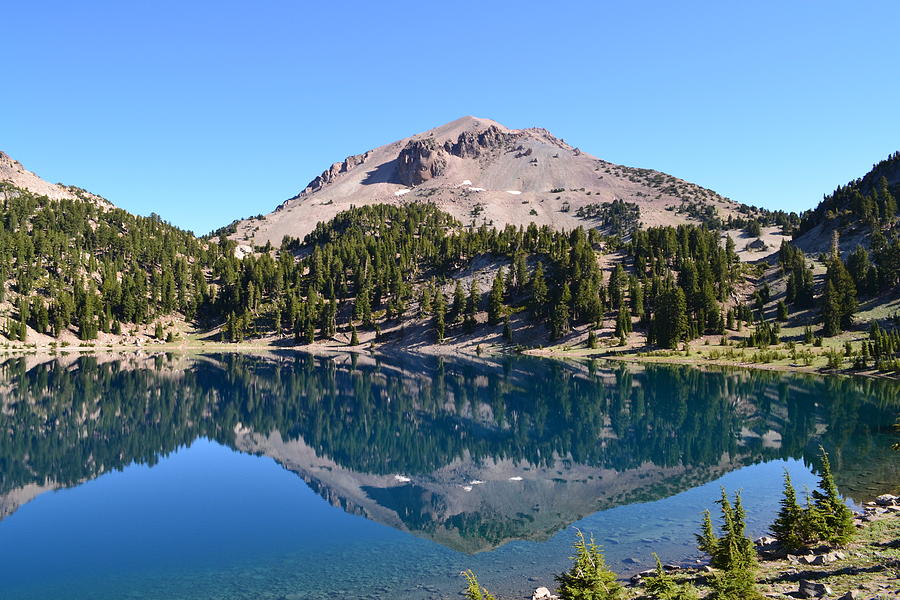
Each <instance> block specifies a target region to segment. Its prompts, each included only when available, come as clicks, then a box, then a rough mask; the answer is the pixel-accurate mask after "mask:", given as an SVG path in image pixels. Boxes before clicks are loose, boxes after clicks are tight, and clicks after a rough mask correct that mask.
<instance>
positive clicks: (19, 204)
mask: <svg viewBox="0 0 900 600" xmlns="http://www.w3.org/2000/svg"><path fill="white" fill-rule="evenodd" d="M0 199H2V214H0V282H2V284H0V301H2V302H3V303H4V304H5V305H6V306H7V307H8V308H7V309H6V314H7V315H6V319H5V323H4V326H3V331H4V333H5V334H6V337H7V338H8V339H10V340H19V341H27V337H28V329H31V330H32V331H33V332H34V333H37V334H42V335H43V334H49V335H52V336H54V337H59V336H61V335H62V334H63V333H64V332H66V331H70V330H71V331H72V332H74V333H75V334H77V336H78V337H79V338H80V339H82V340H92V339H95V338H96V337H97V335H98V332H109V333H113V334H119V333H121V331H122V328H123V325H124V324H145V323H149V322H152V321H153V320H154V319H155V318H157V317H159V316H161V315H169V314H173V313H176V312H177V313H180V314H181V315H184V317H185V318H187V319H189V320H190V319H194V318H195V317H196V316H197V315H198V309H199V308H200V307H201V306H204V305H206V304H207V303H208V302H209V298H208V296H207V294H208V293H209V288H208V286H207V277H206V274H205V271H204V270H205V268H206V267H207V265H209V264H211V263H212V262H214V260H215V258H216V256H217V253H218V247H216V246H215V245H210V244H208V243H206V242H205V241H202V240H199V239H197V238H196V237H194V235H193V234H191V233H190V232H186V231H182V230H180V229H178V228H176V227H173V226H172V225H169V224H167V223H165V222H163V221H162V220H161V219H160V218H159V217H157V216H151V217H138V216H134V215H132V214H129V213H128V212H126V211H124V210H121V209H118V208H113V207H111V206H109V205H106V204H102V203H98V202H96V201H94V200H93V198H92V197H89V196H87V195H85V196H84V197H79V198H76V199H68V198H62V199H59V200H51V199H49V198H48V197H47V196H39V195H36V194H33V193H31V192H29V191H27V190H23V189H20V188H15V187H12V186H11V185H8V184H5V183H0Z"/></svg>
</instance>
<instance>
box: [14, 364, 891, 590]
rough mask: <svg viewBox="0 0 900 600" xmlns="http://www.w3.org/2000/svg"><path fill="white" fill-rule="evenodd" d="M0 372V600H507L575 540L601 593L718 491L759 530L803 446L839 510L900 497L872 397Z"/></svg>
mask: <svg viewBox="0 0 900 600" xmlns="http://www.w3.org/2000/svg"><path fill="white" fill-rule="evenodd" d="M2 370H3V379H4V381H5V383H4V384H3V387H2V389H3V390H4V392H3V396H2V397H3V405H4V411H3V414H2V415H0V422H2V424H3V427H4V431H5V432H6V434H7V435H6V439H5V440H4V442H3V444H2V446H0V476H2V479H0V482H2V487H0V511H2V512H0V514H2V515H5V518H4V519H3V520H2V521H0V591H2V593H0V597H3V598H29V599H30V598H35V599H36V598H51V597H58V598H73V599H80V598H84V599H88V598H90V599H92V600H93V599H106V598H109V599H112V598H148V599H149V598H153V599H157V598H158V599H163V598H165V599H170V598H173V599H174V598H210V599H212V598H216V599H219V598H222V599H224V598H235V599H237V598H241V599H243V598H247V599H250V598H254V599H255V598H273V599H276V598H334V597H342V598H384V597H405V598H452V597H456V596H457V595H458V592H459V590H460V589H461V588H462V585H461V581H462V580H461V578H460V577H459V572H460V571H461V570H463V569H466V568H472V569H473V570H475V571H476V572H477V573H478V574H479V578H480V579H481V581H482V583H483V584H485V585H487V586H488V587H490V588H491V589H492V590H495V591H498V592H500V594H501V595H503V596H509V597H519V596H523V595H524V594H526V593H530V591H531V590H532V589H533V588H534V587H536V586H537V585H548V584H551V583H552V574H553V573H555V572H559V571H560V570H562V569H564V568H565V567H566V563H567V556H568V555H569V545H570V544H571V542H572V539H573V529H572V527H578V528H580V529H582V530H584V531H585V532H591V533H593V534H594V535H595V536H596V538H597V539H598V541H600V542H601V543H602V544H603V546H604V548H605V550H606V552H607V555H608V559H609V562H610V563H611V565H612V566H613V567H614V568H616V569H617V570H619V571H620V572H621V573H630V572H633V571H637V570H641V569H643V568H647V567H648V566H650V563H651V561H652V558H651V552H657V553H659V554H660V556H661V557H662V558H663V560H665V561H671V562H690V561H692V560H695V559H696V558H698V555H697V552H696V550H695V549H694V545H693V541H694V540H693V534H694V533H695V532H696V530H697V524H698V522H699V519H700V514H701V512H702V510H703V509H704V508H706V507H713V506H714V505H713V501H714V500H715V499H716V498H717V497H718V495H719V488H720V486H725V487H726V488H728V489H729V490H738V489H742V490H743V492H744V500H745V503H746V505H747V507H748V512H749V515H750V529H751V530H752V532H753V533H754V534H757V533H763V532H764V531H765V529H766V526H767V525H768V523H769V522H771V519H772V516H773V514H774V511H775V510H776V508H777V501H778V497H779V492H780V487H781V474H782V472H783V469H784V468H785V467H786V468H788V469H789V470H790V471H791V473H792V475H793V477H794V481H795V484H797V485H798V487H800V488H802V487H803V486H807V487H812V486H814V485H815V482H816V476H815V474H814V473H813V472H812V470H811V464H812V463H811V461H812V460H814V458H815V454H816V450H817V447H818V445H819V444H820V443H821V444H823V445H825V446H826V448H827V449H828V450H829V452H831V454H832V460H833V463H834V465H835V470H836V475H837V479H838V483H839V485H840V487H841V489H842V491H843V492H844V493H845V494H847V495H848V496H849V497H850V498H851V499H855V500H862V499H864V498H868V497H869V496H871V495H873V494H876V493H880V492H884V491H896V490H897V487H898V484H900V465H898V464H897V463H898V461H897V460H896V456H895V455H894V456H891V453H890V451H889V450H888V447H889V445H890V442H891V441H892V440H893V438H892V437H891V436H892V434H891V433H890V428H889V425H890V423H892V422H893V420H894V418H895V417H896V415H897V412H898V411H897V406H898V395H900V393H898V389H897V386H896V385H895V384H892V383H890V382H887V383H886V382H876V381H869V380H852V379H820V378H814V377H798V376H788V375H777V374H771V373H754V372H744V371H734V372H725V371H714V372H701V371H699V370H696V369H688V368H682V367H662V366H652V367H647V368H634V367H631V368H626V367H622V366H606V365H597V364H594V365H586V364H575V365H567V364H562V363H557V362H550V361H537V360H531V359H510V360H507V361H503V362H501V363H497V364H488V365H475V364H462V363H452V362H439V361H432V360H422V361H406V362H384V361H382V362H378V363H376V362H374V361H372V360H371V359H368V358H365V357H359V358H354V359H353V360H352V361H351V359H350V358H348V357H342V358H338V359H321V358H313V357H309V356H305V355H289V356H288V355H285V356H269V357H252V356H242V355H220V356H211V357H201V358H186V357H179V356H168V357H166V356H162V357H156V358H149V359H148V358H143V359H140V358H134V359H128V360H123V361H113V362H98V361H97V360H95V359H92V358H82V359H78V360H76V361H74V364H69V363H68V362H47V363H40V364H35V363H34V362H29V361H28V360H11V361H8V362H6V363H4V364H3V365H2ZM35 485H44V486H47V488H48V489H47V491H42V492H40V493H38V492H39V490H37V489H36V488H35V487H34V486H35ZM54 490H55V491H54ZM32 497H33V499H31V500H30V501H28V499H29V498H32Z"/></svg>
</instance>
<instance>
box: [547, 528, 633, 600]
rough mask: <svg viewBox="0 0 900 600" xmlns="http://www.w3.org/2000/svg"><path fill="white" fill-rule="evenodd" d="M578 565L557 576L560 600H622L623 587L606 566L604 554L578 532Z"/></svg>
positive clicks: (574, 557)
mask: <svg viewBox="0 0 900 600" xmlns="http://www.w3.org/2000/svg"><path fill="white" fill-rule="evenodd" d="M575 535H576V539H575V543H574V544H573V547H574V548H575V556H573V557H572V561H573V562H574V564H573V565H572V567H571V568H570V569H569V570H568V571H566V572H565V573H560V574H559V575H557V576H556V581H557V583H558V584H559V588H558V592H559V597H560V600H616V599H618V598H621V597H622V592H623V589H622V585H621V584H620V583H619V582H618V577H617V576H616V574H615V573H613V572H612V571H611V570H609V568H608V567H607V566H606V560H605V559H604V556H603V552H602V551H601V550H600V546H598V545H597V543H596V542H595V541H594V536H593V535H592V536H591V537H590V540H586V539H585V537H584V534H583V533H582V532H581V531H580V530H578V529H576V530H575Z"/></svg>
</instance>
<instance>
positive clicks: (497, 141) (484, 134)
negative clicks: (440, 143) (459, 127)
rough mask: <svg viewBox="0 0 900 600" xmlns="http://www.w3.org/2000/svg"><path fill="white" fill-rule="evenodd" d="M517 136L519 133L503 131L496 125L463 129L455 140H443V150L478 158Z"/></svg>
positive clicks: (503, 145)
mask: <svg viewBox="0 0 900 600" xmlns="http://www.w3.org/2000/svg"><path fill="white" fill-rule="evenodd" d="M518 137H520V134H516V133H505V132H503V131H501V130H500V128H499V127H497V126H496V125H491V126H489V127H488V128H487V129H485V130H484V131H463V132H462V133H461V134H459V137H458V138H457V139H456V141H455V142H450V141H449V140H448V141H446V142H444V150H446V151H447V153H448V154H452V155H453V156H458V157H460V158H478V157H479V156H482V155H483V154H488V153H490V152H493V151H497V150H501V149H503V148H504V147H506V145H507V144H509V143H510V142H512V141H513V140H516V139H517V138H518Z"/></svg>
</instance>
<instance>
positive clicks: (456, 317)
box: [450, 279, 466, 323]
mask: <svg viewBox="0 0 900 600" xmlns="http://www.w3.org/2000/svg"><path fill="white" fill-rule="evenodd" d="M465 310H466V292H465V291H464V290H463V286H462V282H461V281H460V280H459V279H457V280H456V287H455V288H454V290H453V306H452V308H451V309H450V314H451V319H452V320H453V322H454V323H458V322H459V321H460V319H462V317H463V313H464V312H465Z"/></svg>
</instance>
